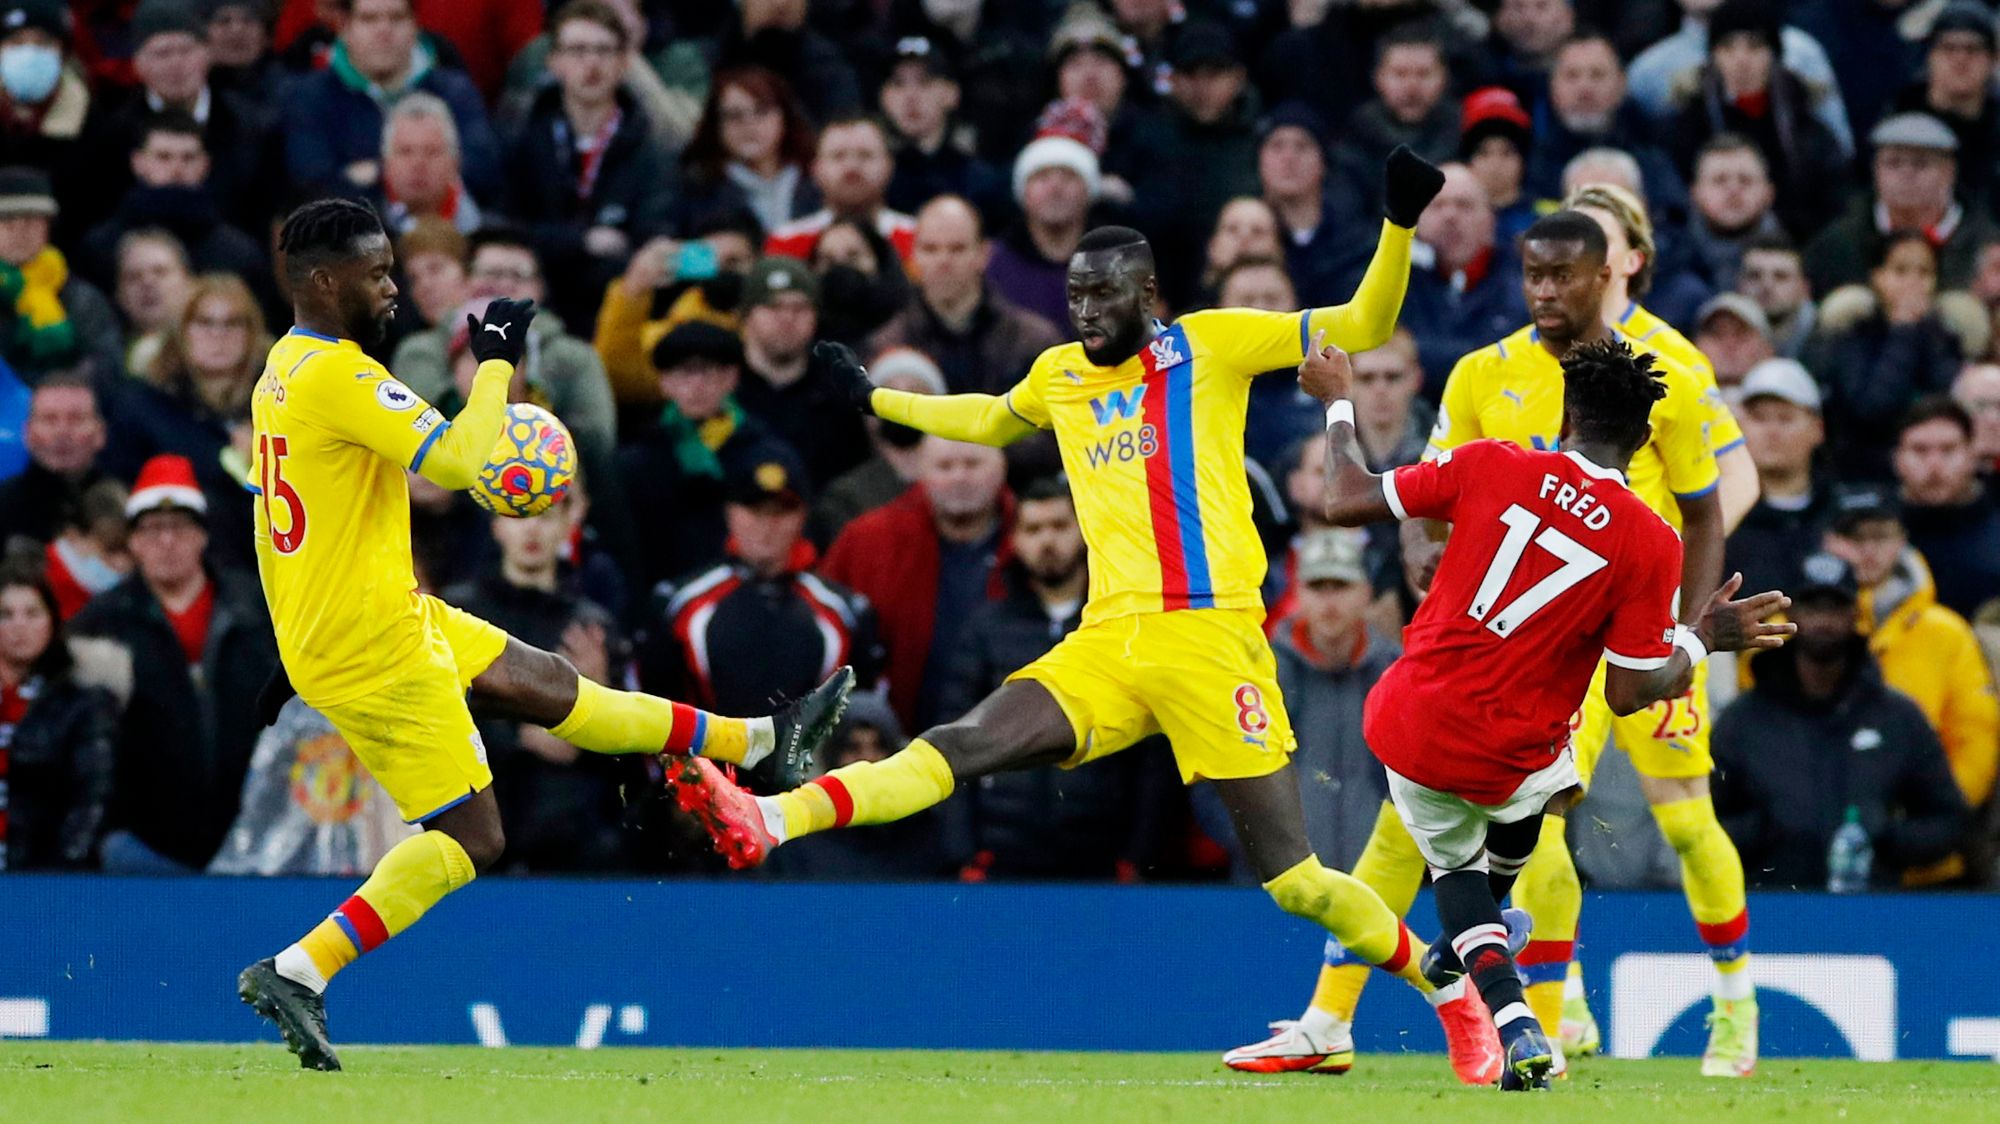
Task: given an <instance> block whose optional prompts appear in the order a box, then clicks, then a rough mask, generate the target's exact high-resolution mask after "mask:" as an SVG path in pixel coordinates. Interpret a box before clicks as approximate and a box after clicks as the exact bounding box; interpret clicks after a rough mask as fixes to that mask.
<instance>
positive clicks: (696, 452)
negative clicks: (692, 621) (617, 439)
mask: <svg viewBox="0 0 2000 1124" xmlns="http://www.w3.org/2000/svg"><path fill="white" fill-rule="evenodd" d="M653 367H654V369H655V370H656V371H657V372H658V375H657V377H658V378H659V381H660V391H661V394H662V396H663V397H664V398H665V399H666V403H667V404H666V406H665V407H664V408H663V409H662V410H661V411H660V417H659V420H658V421H657V422H656V423H654V424H653V425H652V426H649V427H648V428H647V429H645V430H644V431H642V432H640V433H638V434H637V435H635V436H634V437H633V438H632V439H631V440H629V441H627V442H626V444H625V445H624V447H623V448H621V449H620V450H619V452H618V474H619V479H620V480H621V481H622V483H623V485H624V488H623V491H624V494H625V495H627V496H629V497H631V502H632V503H633V504H634V512H633V514H634V516H635V518H634V519H633V529H634V532H635V535H636V546H637V548H638V557H639V566H640V569H639V573H638V577H639V580H640V584H641V588H650V587H651V586H652V585H653V584H654V583H655V582H660V581H677V580H679V579H681V578H683V577H684V576H686V575H687V574H690V573H692V572H694V571H695V570H696V569H698V568H701V567H704V566H708V565H710V564H712V563H714V562H715V561H717V560H718V559H720V558H721V557H722V555H723V541H724V539H725V538H726V537H727V535H728V528H727V526H726V525H725V523H724V521H723V516H722V503H723V496H724V488H725V484H726V483H727V481H728V480H729V478H730V477H731V476H732V474H738V473H739V470H741V469H743V468H744V466H751V465H756V464H762V463H765V462H776V461H780V460H781V459H782V458H781V457H780V455H779V452H778V449H777V447H780V446H782V442H780V441H779V440H778V439H777V438H776V437H774V436H772V434H771V431H770V430H769V429H768V428H767V427H766V426H765V425H764V423H763V422H761V421H759V420H758V419H757V418H756V417H753V416H751V415H748V414H745V413H744V411H743V409H742V408H741V407H740V406H738V405H737V404H736V397H735V394H736V390H737V388H738V386H739V385H740V383H739V379H740V378H741V376H742V370H743V345H742V343H741V342H739V341H738V340H737V338H736V337H735V336H734V335H732V334H731V333H730V332H729V331H728V330H727V329H724V328H718V327H716V326H715V325H713V324H705V323H702V322H700V321H694V322H691V323H687V324H682V325H681V326H679V327H677V328H675V329H674V330H673V331H671V332H668V333H667V334H666V335H665V336H663V337H661V339H660V342H659V343H657V344H655V345H654V346H653Z"/></svg>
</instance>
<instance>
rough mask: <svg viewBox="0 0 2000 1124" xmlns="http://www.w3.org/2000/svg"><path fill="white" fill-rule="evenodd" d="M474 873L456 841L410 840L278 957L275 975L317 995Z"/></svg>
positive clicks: (428, 836)
mask: <svg viewBox="0 0 2000 1124" xmlns="http://www.w3.org/2000/svg"><path fill="white" fill-rule="evenodd" d="M475 874H476V872H475V871H474V870H473V867H472V859H471V858H470V857H468V856H467V855H466V853H465V848H464V847H462V846H460V845H459V842H458V840H456V839H453V838H452V837H451V836H449V835H446V834H445V833H444V832H442V831H425V832H420V833H419V834H416V835H412V836H410V837H409V838H408V839H405V840H403V841H402V842H401V843H398V844H396V845H395V846H394V847H391V848H390V849H389V853H388V854H386V855H383V856H382V861H381V862H379V863H376V864H375V870H374V873H372V874H370V875H369V876H368V881H366V882H363V883H362V884H361V888H360V889H359V890H356V891H355V892H354V894H353V896H351V897H349V898H348V899H347V900H346V901H344V902H342V903H340V908H338V909H336V910H334V911H333V912H332V913H331V914H329V915H328V916H327V919H326V920H324V921H322V922H320V923H319V924H318V925H315V926H313V929H312V931H311V932H309V933H307V934H306V935H305V936H303V937H301V938H299V940H298V943H296V944H294V945H291V946H290V947H288V948H286V949H285V951H283V952H281V953H279V954H278V972H279V974H281V975H283V976H285V977H286V978H287V979H291V980H295V981H297V982H298V983H302V984H305V985H307V986H308V987H311V988H313V990H315V991H319V990H323V989H324V988H325V987H326V984H327V981H328V980H331V979H332V978H333V977H334V975H335V973H337V972H339V971H340V970H341V969H342V968H345V967H347V966H348V965H349V964H352V963H353V962H354V961H355V959H356V958H357V957H359V956H360V955H361V954H362V953H364V952H367V951H369V950H370V949H373V948H375V947H376V946H377V945H380V944H381V943H382V942H383V941H386V940H388V939H389V938H390V937H393V936H395V935H396V934H397V933H400V932H402V931H403V930H404V929H407V928H409V927H410V926H411V925H413V924H415V923H416V920H417V918H419V917H422V916H423V915H424V911H426V910H428V909H430V907H431V906H433V905H436V904H437V903H438V901H439V900H440V899H442V898H443V897H444V896H445V895H446V894H449V893H451V892H452V891H453V890H456V889H458V888H459V887H461V886H464V885H465V884H466V883H468V882H471V881H472V879H473V877H474V876H475Z"/></svg>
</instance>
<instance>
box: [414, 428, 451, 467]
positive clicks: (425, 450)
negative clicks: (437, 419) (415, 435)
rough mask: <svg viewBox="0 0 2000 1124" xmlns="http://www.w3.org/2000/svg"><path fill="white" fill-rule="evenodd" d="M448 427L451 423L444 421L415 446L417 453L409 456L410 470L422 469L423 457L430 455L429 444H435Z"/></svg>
mask: <svg viewBox="0 0 2000 1124" xmlns="http://www.w3.org/2000/svg"><path fill="white" fill-rule="evenodd" d="M450 428H451V423H450V422H445V423H444V424H443V425H440V426H438V427H437V428H436V429H433V430H431V433H430V436H429V437H426V438H424V443H423V444H421V445H419V446H417V455H416V456H414V457H411V458H410V471H411V472H421V471H423V468H424V458H425V457H427V456H429V455H430V452H431V446H432V445H435V444H437V439H438V438H440V437H443V436H444V431H445V430H447V429H450Z"/></svg>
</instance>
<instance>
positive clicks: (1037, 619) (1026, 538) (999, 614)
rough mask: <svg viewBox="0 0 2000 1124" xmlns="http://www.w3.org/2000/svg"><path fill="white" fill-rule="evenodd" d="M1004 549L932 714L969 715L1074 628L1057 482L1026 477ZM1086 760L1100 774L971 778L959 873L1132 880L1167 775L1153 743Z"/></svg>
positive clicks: (1072, 532) (1079, 566) (1063, 491)
mask: <svg viewBox="0 0 2000 1124" xmlns="http://www.w3.org/2000/svg"><path fill="white" fill-rule="evenodd" d="M1011 541H1012V544H1013V554H1014V559H1013V561H1011V562H1009V563H1008V564H1007V565H1006V566H1005V567H1004V569H1003V570H1002V572H1001V578H1002V581H1003V582H1004V583H1005V586H1006V595H1005V596H1004V597H1003V598H1001V599H1000V600H997V601H991V602H988V603H987V604H985V605H982V606H980V607H979V608H978V609H977V610H975V611H974V612H973V614H972V616H971V618H970V619H969V620H967V621H966V623H965V631H964V633H963V634H962V639H961V642H960V644H959V646H958V648H957V650H956V651H955V652H953V653H952V654H951V658H952V660H953V667H952V672H951V678H950V682H949V683H948V684H947V690H948V692H949V696H950V697H949V698H948V699H947V700H946V702H945V703H944V705H943V706H942V708H941V710H940V713H941V714H943V715H946V716H955V715H960V714H963V713H965V712H966V711H969V710H971V709H972V707H973V706H974V705H975V704H977V703H978V702H979V700H981V699H983V698H985V697H986V696H987V695H989V694H991V693H993V691H994V690H996V689H998V688H999V686H1000V685H1001V684H1002V683H1004V682H1006V680H1007V677H1008V676H1009V675H1011V674H1013V673H1014V672H1015V671H1016V670H1018V669H1020V668H1022V667H1025V666H1027V665H1028V664H1030V663H1032V662H1034V661H1035V660H1036V659H1038V658H1040V657H1041V655H1042V654H1043V653H1044V652H1047V651H1048V650H1049V649H1050V648H1051V647H1053V646H1054V645H1055V643H1056V641H1058V640H1061V639H1062V638H1063V637H1064V636H1066V635H1068V634H1069V633H1070V632H1071V631H1073V630H1075V628H1076V627H1077V625H1078V624H1080V623H1081V622H1082V619H1083V602H1084V598H1085V595H1086V593H1087V588H1086V587H1087V585H1088V582H1089V576H1088V574H1087V572H1086V566H1085V558H1084V546H1083V532H1082V531H1080V530H1079V529H1078V528H1077V523H1076V507H1075V504H1074V503H1073V502H1072V501H1071V499H1070V495H1069V487H1068V484H1067V483H1066V482H1065V481H1064V480H1063V479H1062V478H1060V477H1051V478H1044V479H1042V480H1037V481H1034V482H1033V483H1031V484H1029V485H1028V487H1027V488H1026V489H1025V490H1024V491H1023V492H1022V493H1021V498H1020V503H1019V506H1018V508H1017V510H1016V517H1015V521H1014V531H1013V534H1012V536H1011ZM1127 758H1129V760H1127ZM1097 764H1104V765H1109V766H1111V768H1110V769H1108V770H1105V771H1104V772H1102V773H1100V772H1099V771H1098V769H1097V768H1096V764H1093V766H1092V767H1091V768H1089V769H1077V770H1074V771H1071V770H1066V769H1048V768H1042V769H1024V770H1017V771H1014V772H1009V773H999V774H994V775H991V776H986V777H981V778H980V779H979V782H978V784H977V786H976V787H974V788H973V790H972V792H971V801H970V803H971V807H970V809H969V813H968V814H969V818H970V820H971V835H972V843H971V849H972V852H973V857H972V861H971V863H970V864H969V865H968V867H967V869H966V870H965V872H964V873H963V874H962V875H961V877H963V878H965V879H966V880H968V881H984V880H987V879H989V878H994V879H997V878H1051V879H1105V878H1111V877H1114V876H1115V877H1117V878H1119V879H1120V880H1121V881H1131V880H1133V879H1134V878H1136V877H1137V875H1138V872H1139V870H1140V868H1141V867H1142V866H1144V865H1145V864H1146V862H1147V860H1148V859H1149V858H1150V856H1151V852H1152V850H1153V848H1154V844H1155V843H1156V842H1157V837H1158V836H1159V835H1160V834H1161V829H1162V827H1163V826H1164V825H1163V824H1162V823H1161V820H1162V819H1163V818H1164V815H1163V812H1164V810H1165V809H1164V808H1163V805H1164V804H1166V802H1167V801H1168V800H1170V799H1171V798H1172V797H1173V792H1172V790H1173V787H1174V785H1173V782H1172V780H1171V775H1170V774H1169V775H1168V776H1162V775H1161V774H1162V766H1163V765H1164V761H1163V760H1162V759H1161V757H1160V754H1159V752H1158V748H1157V747H1153V748H1140V749H1137V750H1136V751H1129V752H1127V753H1125V754H1121V755H1119V759H1118V760H1116V761H1105V762H1101V763H1097Z"/></svg>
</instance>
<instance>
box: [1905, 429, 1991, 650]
mask: <svg viewBox="0 0 2000 1124" xmlns="http://www.w3.org/2000/svg"><path fill="white" fill-rule="evenodd" d="M1895 462H1896V478H1897V480H1898V481H1900V482H1901V484H1902V498H1903V527H1904V528H1905V529H1906V530H1908V531H1909V534H1910V545H1911V546H1914V547H1916V548H1917V550H1918V552H1920V553H1921V554H1922V555H1923V556H1924V560H1925V561H1927V562H1929V563H1930V566H1931V574H1932V575H1933V576H1934V577H1935V579H1936V581H1937V599H1938V602H1939V603H1940V604H1942V605H1944V606H1945V607H1946V608H1948V609H1950V610H1952V611H1953V612H1955V613H1957V614H1958V615H1960V616H1962V617H1965V618H1967V619H1971V618H1973V617H1975V616H1977V615H1978V614H1979V611H1980V608H1981V607H1982V606H1984V605H1985V604H1986V603H1987V602H1988V601H1990V600H1992V599H1993V598H1995V597H2000V504H1996V503H1995V502H1994V494H1993V492H1992V491H1991V490H1990V489H1988V488H1987V487H1986V485H1985V484H1984V483H1982V482H1981V481H1980V479H1979V465H1978V462H1977V460H1976V459H1975V458H1974V457H1973V455H1972V418H1971V417H1970V416H1969V415H1967V414H1966V412H1965V410H1964V409H1963V408H1962V407H1960V406H1959V405H1958V403H1956V402H1953V401H1952V400H1951V399H1949V398H1946V397H1944V396H1942V395H1937V396H1933V397H1930V398H1924V399H1920V400H1918V402H1917V404H1916V405H1915V406H1912V407H1911V408H1910V412H1909V414H1908V415H1907V416H1906V417H1905V418H1904V419H1903V426H1902V433H1901V436H1900V437H1899V438H1898V439H1897V442H1896V454H1895Z"/></svg>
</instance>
